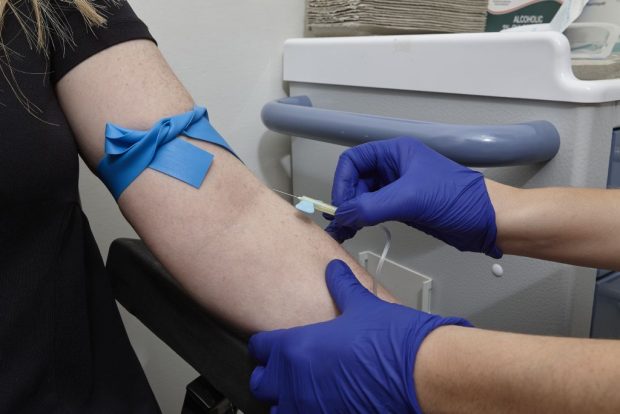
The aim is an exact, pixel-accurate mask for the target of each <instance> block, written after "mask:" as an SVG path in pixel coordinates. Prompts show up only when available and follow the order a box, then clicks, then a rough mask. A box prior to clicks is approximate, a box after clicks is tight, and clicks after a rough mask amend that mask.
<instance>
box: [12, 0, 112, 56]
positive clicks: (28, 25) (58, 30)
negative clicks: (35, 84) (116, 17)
mask: <svg viewBox="0 0 620 414" xmlns="http://www.w3.org/2000/svg"><path fill="white" fill-rule="evenodd" d="M20 1H23V0H17V1H14V0H0V30H2V26H3V23H4V16H5V15H6V12H7V10H10V11H11V12H12V13H13V15H15V18H16V19H17V22H18V23H19V25H20V26H21V27H22V30H23V31H24V33H25V34H26V37H27V39H28V43H30V45H31V46H36V48H37V49H39V50H40V51H43V52H47V51H46V45H47V38H48V36H49V35H50V34H54V35H57V36H58V37H59V38H60V39H61V40H62V41H63V42H67V41H68V42H71V33H70V30H69V29H68V28H67V27H66V26H65V22H64V21H63V19H62V18H60V16H59V15H58V10H57V8H58V4H62V3H64V4H66V5H67V6H72V7H75V8H76V9H77V10H79V12H80V13H81V14H82V16H83V17H84V20H85V21H86V23H88V25H90V26H102V25H104V24H105V18H104V17H103V15H102V14H101V13H100V10H98V7H97V6H96V5H95V4H93V3H92V1H91V0H57V1H55V2H54V3H56V5H53V4H52V2H53V0H29V1H30V5H31V8H32V16H24V14H23V12H21V11H20V10H18V8H17V6H18V4H19V2H20ZM16 3H17V4H16ZM32 23H34V25H33V24H32Z"/></svg>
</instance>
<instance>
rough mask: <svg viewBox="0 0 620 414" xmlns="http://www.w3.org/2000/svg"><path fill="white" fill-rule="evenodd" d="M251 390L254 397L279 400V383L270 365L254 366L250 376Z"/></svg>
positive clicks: (264, 399) (272, 400)
mask: <svg viewBox="0 0 620 414" xmlns="http://www.w3.org/2000/svg"><path fill="white" fill-rule="evenodd" d="M250 391H251V392H252V395H254V397H256V398H257V399H259V400H262V401H271V402H276V401H277V400H278V383H277V380H276V379H275V378H274V374H272V371H270V370H269V368H268V367H267V368H265V367H262V366H258V367H256V368H254V371H252V375H251V376H250Z"/></svg>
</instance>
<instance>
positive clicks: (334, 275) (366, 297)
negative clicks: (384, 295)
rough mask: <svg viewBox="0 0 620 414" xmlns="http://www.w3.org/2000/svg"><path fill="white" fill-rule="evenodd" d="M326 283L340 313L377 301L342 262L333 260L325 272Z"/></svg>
mask: <svg viewBox="0 0 620 414" xmlns="http://www.w3.org/2000/svg"><path fill="white" fill-rule="evenodd" d="M325 281H326V282H327V288H328V289H329V293H330V294H331V296H332V298H333V299H334V302H336V306H338V309H340V312H342V313H345V312H346V311H347V309H349V308H351V307H354V306H356V305H358V304H362V305H364V306H365V305H366V304H367V303H368V301H374V300H376V298H375V296H374V295H373V294H372V293H370V292H369V291H368V289H366V288H365V287H364V286H362V285H361V283H360V282H359V281H358V280H357V278H356V277H355V275H354V274H353V272H352V271H351V269H350V268H349V266H347V265H346V263H344V262H343V261H342V260H332V261H331V262H329V264H328V265H327V269H326V270H325Z"/></svg>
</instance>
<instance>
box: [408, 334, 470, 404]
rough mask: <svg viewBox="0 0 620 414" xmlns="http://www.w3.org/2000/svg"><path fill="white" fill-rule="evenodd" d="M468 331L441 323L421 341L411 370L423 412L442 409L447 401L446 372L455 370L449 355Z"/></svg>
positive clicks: (447, 373)
mask: <svg viewBox="0 0 620 414" xmlns="http://www.w3.org/2000/svg"><path fill="white" fill-rule="evenodd" d="M465 331H471V330H470V329H469V328H468V327H464V326H457V325H445V326H441V327H439V328H437V329H435V330H434V331H433V332H431V333H430V334H429V335H428V336H427V337H426V338H425V339H424V341H423V342H422V345H421V346H420V348H419V350H418V353H417V355H416V362H415V365H414V369H413V372H412V376H413V384H414V390H413V391H414V393H415V395H416V399H417V403H418V406H419V409H420V410H421V412H423V413H431V412H438V411H439V412H441V411H442V407H443V405H442V404H443V403H445V402H446V401H445V400H446V391H447V390H446V388H447V387H446V384H447V378H448V377H447V376H446V375H451V373H452V372H451V368H450V366H451V360H450V356H451V355H452V354H453V353H454V349H455V345H456V344H458V341H459V337H460V336H461V335H462V334H463V333H464V332H465ZM448 388H449V387H448ZM448 392H449V390H448Z"/></svg>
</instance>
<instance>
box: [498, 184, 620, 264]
mask: <svg viewBox="0 0 620 414" xmlns="http://www.w3.org/2000/svg"><path fill="white" fill-rule="evenodd" d="M486 184H487V189H488V192H489V196H490V198H491V202H492V203H493V206H494V208H495V213H496V222H497V230H498V233H497V240H498V244H499V246H500V247H501V249H502V250H503V251H504V253H507V254H515V255H521V256H529V257H535V258H540V259H546V260H553V261H557V262H563V263H571V264H575V265H580V266H589V267H598V268H609V269H619V268H620V254H619V253H620V220H619V219H618V217H620V190H603V189H586V188H541V189H525V190H524V189H517V188H514V187H509V186H506V185H502V184H499V183H496V182H493V181H491V180H486Z"/></svg>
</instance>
